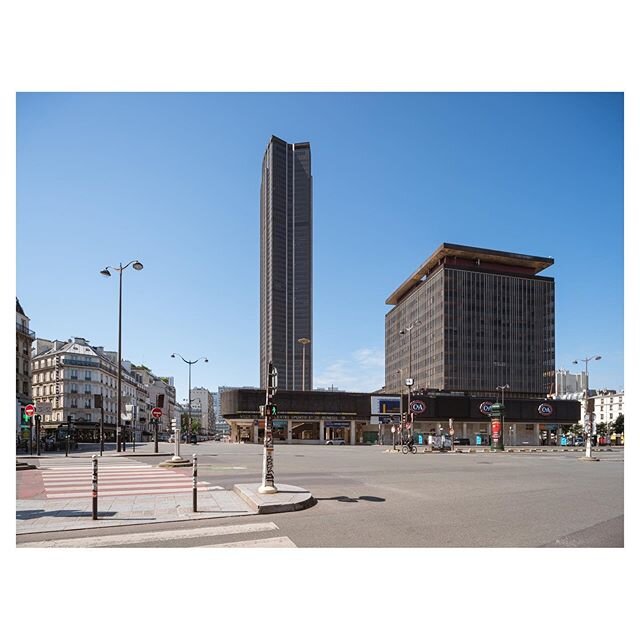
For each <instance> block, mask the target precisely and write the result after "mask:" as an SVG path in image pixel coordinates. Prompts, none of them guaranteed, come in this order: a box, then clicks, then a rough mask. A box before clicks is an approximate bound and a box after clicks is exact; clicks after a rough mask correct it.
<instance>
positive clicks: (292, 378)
mask: <svg viewBox="0 0 640 640" xmlns="http://www.w3.org/2000/svg"><path fill="white" fill-rule="evenodd" d="M312 258H313V256H312V177H311V147H310V145H309V143H308V142H296V143H293V144H289V143H287V142H285V141H284V140H281V139H280V138H277V137H276V136H272V137H271V140H270V141H269V144H268V145H267V149H266V151H265V154H264V158H263V161H262V182H261V186H260V385H261V387H262V388H264V387H265V386H266V375H267V366H268V362H269V360H271V361H272V362H273V364H274V365H275V366H276V368H277V370H278V386H279V387H280V388H282V389H288V390H299V389H302V386H303V373H302V361H303V358H304V369H305V372H304V386H305V389H312V388H313V380H312V371H313V325H312V312H313V305H312V301H313V297H312ZM301 338H302V339H307V340H310V342H309V343H308V344H306V346H303V345H302V344H301V343H300V342H299V340H300V339H301ZM303 350H304V354H303Z"/></svg>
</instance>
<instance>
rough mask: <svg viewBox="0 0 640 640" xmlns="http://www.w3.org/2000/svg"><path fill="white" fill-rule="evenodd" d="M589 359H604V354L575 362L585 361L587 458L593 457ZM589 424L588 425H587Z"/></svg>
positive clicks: (585, 435) (584, 419) (584, 425)
mask: <svg viewBox="0 0 640 640" xmlns="http://www.w3.org/2000/svg"><path fill="white" fill-rule="evenodd" d="M589 360H602V356H589V357H588V358H578V359H577V360H574V361H573V364H578V362H584V383H583V386H584V418H583V425H582V426H583V431H584V438H585V452H584V457H585V458H591V431H592V427H591V424H592V423H591V416H590V415H589ZM587 425H588V426H587Z"/></svg>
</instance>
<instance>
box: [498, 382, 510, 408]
mask: <svg viewBox="0 0 640 640" xmlns="http://www.w3.org/2000/svg"><path fill="white" fill-rule="evenodd" d="M509 388H510V387H509V385H508V384H503V385H498V386H497V387H496V391H502V401H501V404H502V406H503V407H504V390H505V389H509Z"/></svg>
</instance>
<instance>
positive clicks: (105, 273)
mask: <svg viewBox="0 0 640 640" xmlns="http://www.w3.org/2000/svg"><path fill="white" fill-rule="evenodd" d="M131 265H133V268H134V269H135V270H136V271H141V270H142V269H143V266H142V262H140V261H139V260H132V261H131V262H129V263H127V264H125V265H124V266H122V262H121V263H120V266H119V267H105V268H104V269H103V270H102V271H101V272H100V273H101V274H102V275H103V276H105V277H107V278H109V277H111V271H109V269H113V270H114V271H117V272H118V274H119V275H120V288H119V296H118V362H117V365H116V367H117V370H118V391H117V393H118V415H117V417H116V442H117V443H118V444H117V447H118V451H120V436H121V430H120V420H121V417H120V412H121V409H122V391H121V389H122V272H123V271H124V270H125V269H126V268H127V267H128V266H131ZM125 450H126V445H125V438H124V437H123V438H122V451H125Z"/></svg>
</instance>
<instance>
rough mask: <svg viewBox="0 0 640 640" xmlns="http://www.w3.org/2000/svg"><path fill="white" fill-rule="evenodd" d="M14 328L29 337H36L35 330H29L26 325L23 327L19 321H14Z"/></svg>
mask: <svg viewBox="0 0 640 640" xmlns="http://www.w3.org/2000/svg"><path fill="white" fill-rule="evenodd" d="M16 329H17V330H18V331H19V332H20V333H24V335H25V336H29V337H30V338H35V337H36V332H35V331H31V329H27V327H23V326H22V325H21V324H20V323H19V322H16Z"/></svg>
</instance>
